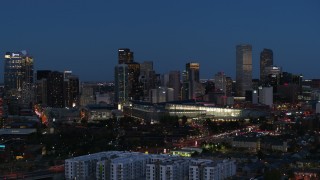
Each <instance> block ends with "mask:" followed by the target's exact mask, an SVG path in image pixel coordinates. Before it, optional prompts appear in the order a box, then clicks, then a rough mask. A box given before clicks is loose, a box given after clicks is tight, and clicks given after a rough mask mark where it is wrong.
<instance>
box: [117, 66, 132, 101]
mask: <svg viewBox="0 0 320 180" xmlns="http://www.w3.org/2000/svg"><path fill="white" fill-rule="evenodd" d="M128 75H129V72H128V65H126V64H119V65H117V66H116V67H115V87H114V88H115V89H114V91H115V102H116V103H118V104H122V103H124V102H126V101H127V100H128V91H129V89H128Z"/></svg>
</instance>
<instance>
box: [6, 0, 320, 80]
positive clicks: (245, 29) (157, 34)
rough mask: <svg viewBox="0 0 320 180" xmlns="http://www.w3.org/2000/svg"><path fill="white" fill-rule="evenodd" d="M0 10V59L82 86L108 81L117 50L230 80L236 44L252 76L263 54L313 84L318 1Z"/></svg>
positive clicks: (47, 5)
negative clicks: (9, 57) (247, 50)
mask: <svg viewBox="0 0 320 180" xmlns="http://www.w3.org/2000/svg"><path fill="white" fill-rule="evenodd" d="M0 8H1V10H0V22H1V25H0V27H1V30H0V53H1V54H2V55H4V53H5V52H6V51H20V50H27V51H28V52H29V53H30V54H31V55H32V56H34V59H35V70H43V69H49V70H59V71H63V70H72V71H73V73H74V74H77V75H79V77H80V80H82V81H88V80H99V81H103V80H107V81H108V80H113V74H114V72H113V71H114V66H115V65H116V63H117V49H118V48H130V49H131V50H132V51H134V53H135V61H137V62H143V61H149V60H152V61H154V69H155V70H156V71H157V72H158V73H166V72H169V71H170V70H183V69H184V68H185V64H186V63H187V62H191V61H194V62H199V63H200V76H201V78H212V77H213V75H214V74H215V73H217V72H218V71H224V72H225V73H226V74H227V75H229V76H231V77H233V78H234V77H235V46H236V45H237V44H241V43H249V44H251V45H252V46H253V70H254V72H253V75H254V77H258V75H259V53H260V52H261V51H262V50H263V48H270V49H272V50H273V52H274V64H276V65H278V66H281V67H282V68H283V70H284V71H288V72H292V73H302V74H303V75H304V76H305V77H307V78H320V71H319V70H318V69H319V67H320V11H319V9H320V1H318V0H309V1H301V0H290V1H289V0H283V1H279V0H269V1H257V0H241V1H238V0H203V1H191V0H184V1H182V0H175V1H172V0H171V1H169V0H162V1H150V0H149V1H147V0H138V1H132V0H131V1H129V0H122V1H118V0H108V1H106V0H92V1H89V0H51V1H49V0H10V1H2V2H1V3H0ZM2 57H3V56H2ZM0 68H1V69H2V70H3V63H1V64H0ZM1 72H3V71H1ZM0 78H1V81H2V79H3V73H0ZM1 81H0V82H1Z"/></svg>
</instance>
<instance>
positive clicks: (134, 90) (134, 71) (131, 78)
mask: <svg viewBox="0 0 320 180" xmlns="http://www.w3.org/2000/svg"><path fill="white" fill-rule="evenodd" d="M127 66H128V72H129V74H128V91H129V92H128V93H129V94H128V96H129V98H130V99H131V100H140V98H142V97H143V92H142V89H143V88H142V84H141V83H140V81H139V77H140V64H139V63H136V62H132V63H127Z"/></svg>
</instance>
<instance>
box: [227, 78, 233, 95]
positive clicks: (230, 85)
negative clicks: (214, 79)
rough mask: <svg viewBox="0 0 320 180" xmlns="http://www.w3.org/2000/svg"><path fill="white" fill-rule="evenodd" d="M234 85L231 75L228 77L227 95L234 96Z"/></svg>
mask: <svg viewBox="0 0 320 180" xmlns="http://www.w3.org/2000/svg"><path fill="white" fill-rule="evenodd" d="M232 85H233V81H232V79H231V77H226V95H227V96H232V92H233V91H232Z"/></svg>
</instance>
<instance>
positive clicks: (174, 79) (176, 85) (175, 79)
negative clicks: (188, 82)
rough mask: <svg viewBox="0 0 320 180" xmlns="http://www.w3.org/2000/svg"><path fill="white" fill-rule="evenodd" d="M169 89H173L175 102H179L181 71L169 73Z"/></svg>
mask: <svg viewBox="0 0 320 180" xmlns="http://www.w3.org/2000/svg"><path fill="white" fill-rule="evenodd" d="M168 87H169V88H172V89H173V90H174V91H173V100H174V101H177V100H179V97H180V89H181V84H180V71H170V72H169V84H168Z"/></svg>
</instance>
